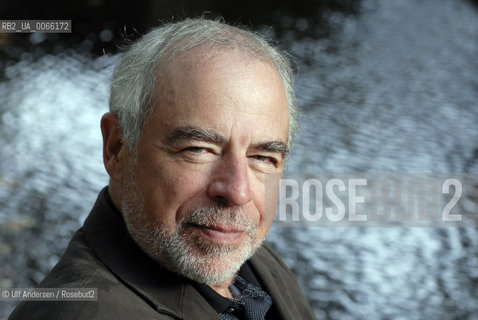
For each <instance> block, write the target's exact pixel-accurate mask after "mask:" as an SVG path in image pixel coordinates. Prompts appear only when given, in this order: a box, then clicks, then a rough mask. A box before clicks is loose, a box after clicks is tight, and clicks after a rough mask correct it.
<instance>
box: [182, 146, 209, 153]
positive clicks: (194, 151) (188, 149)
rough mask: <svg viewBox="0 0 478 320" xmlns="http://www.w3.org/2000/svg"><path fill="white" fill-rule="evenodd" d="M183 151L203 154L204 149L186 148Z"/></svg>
mask: <svg viewBox="0 0 478 320" xmlns="http://www.w3.org/2000/svg"><path fill="white" fill-rule="evenodd" d="M183 150H184V151H188V152H192V153H203V152H205V151H206V149H205V148H202V147H188V148H186V149H183Z"/></svg>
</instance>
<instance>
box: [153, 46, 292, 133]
mask: <svg viewBox="0 0 478 320" xmlns="http://www.w3.org/2000/svg"><path fill="white" fill-rule="evenodd" d="M159 70H160V73H159V74H160V75H161V76H160V79H159V81H158V84H157V87H156V101H155V102H156V108H155V111H154V113H153V115H155V114H156V115H157V116H156V117H152V118H156V121H160V122H162V123H161V124H162V126H163V127H164V128H168V127H170V128H169V129H171V130H172V129H174V126H191V125H192V126H195V127H205V128H207V129H214V130H219V131H231V132H232V130H233V129H236V131H235V132H244V131H249V133H250V136H251V137H252V136H253V135H260V136H262V137H265V138H270V139H274V140H277V139H280V140H285V141H287V135H288V123H289V121H288V120H289V119H288V105H287V97H286V93H285V88H284V85H283V81H282V79H281V77H280V76H279V74H278V72H277V71H276V69H275V68H274V67H273V65H272V64H271V63H269V62H266V61H263V60H259V59H257V58H253V57H250V56H247V55H245V54H243V53H241V52H239V51H238V50H229V49H227V50H222V51H219V52H210V51H204V49H202V48H196V49H193V50H191V51H189V52H187V53H184V54H182V55H180V56H178V57H176V58H174V59H172V60H171V61H169V62H168V64H164V65H162V66H161V67H160V69H159ZM152 120H154V119H152ZM157 124H158V125H159V123H157Z"/></svg>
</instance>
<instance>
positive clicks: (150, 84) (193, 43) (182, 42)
mask: <svg viewBox="0 0 478 320" xmlns="http://www.w3.org/2000/svg"><path fill="white" fill-rule="evenodd" d="M198 46H206V48H207V49H215V50H220V49H226V48H230V49H239V50H241V51H242V52H243V53H245V54H248V55H251V56H252V57H254V58H257V59H260V60H264V61H268V62H270V63H272V64H273V65H274V67H275V68H276V70H277V72H278V73H279V75H280V76H281V78H282V80H283V82H284V87H285V90H286V95H287V100H288V107H289V137H288V146H289V149H290V148H291V147H292V143H293V139H294V137H295V135H296V133H297V131H298V129H299V125H298V119H297V118H298V110H297V107H296V102H295V95H294V90H293V82H294V76H293V71H292V68H291V66H290V63H289V60H288V58H287V57H286V55H285V54H284V53H282V52H280V51H279V50H278V49H276V48H274V47H273V46H272V45H270V44H269V43H268V41H267V40H266V39H265V38H264V37H263V36H261V35H259V34H257V33H253V32H250V31H245V30H242V29H239V28H237V27H233V26H230V25H227V24H226V23H224V22H222V21H220V20H215V21H213V20H206V19H186V20H183V21H180V22H177V23H168V24H165V25H163V26H161V27H158V28H156V29H153V30H152V31H150V32H148V33H147V34H145V35H143V36H142V37H141V38H140V39H139V40H138V41H136V42H135V43H133V44H132V45H131V46H130V47H129V48H128V49H127V50H126V51H125V52H124V54H123V55H122V57H121V59H120V61H119V63H118V65H117V66H116V68H115V71H114V73H113V78H112V81H111V91H110V101H109V106H110V111H111V112H112V113H113V114H115V115H117V117H118V121H119V126H120V128H121V130H122V132H123V141H125V142H126V143H127V145H128V148H129V150H130V151H131V152H133V153H136V149H137V145H138V143H139V141H140V139H141V134H142V131H143V127H144V125H145V123H146V122H147V120H148V119H149V117H150V116H151V114H152V113H153V111H154V107H155V103H154V101H155V84H156V82H157V78H158V76H160V75H158V68H159V65H160V63H161V62H163V61H165V60H167V59H171V58H173V57H174V56H177V55H178V54H181V53H183V52H186V51H188V50H191V49H193V48H195V47H198Z"/></svg>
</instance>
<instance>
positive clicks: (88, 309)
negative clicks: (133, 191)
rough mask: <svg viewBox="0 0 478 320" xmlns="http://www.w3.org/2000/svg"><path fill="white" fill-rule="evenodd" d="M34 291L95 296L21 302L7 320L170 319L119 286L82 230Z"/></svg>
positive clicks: (118, 281)
mask: <svg viewBox="0 0 478 320" xmlns="http://www.w3.org/2000/svg"><path fill="white" fill-rule="evenodd" d="M38 288H51V289H52V290H53V291H55V290H61V289H62V288H63V289H68V290H69V291H70V290H73V291H74V289H76V288H81V289H92V290H93V289H94V290H95V294H96V296H95V298H94V301H91V300H90V301H69V300H68V301H23V302H21V303H20V304H19V305H18V306H17V308H16V309H15V310H14V311H13V313H12V314H11V315H10V317H9V318H8V319H9V320H24V319H29V320H46V319H49V320H50V319H58V320H70V319H77V320H83V319H85V320H86V319H88V320H92V319H106V320H108V319H136V318H138V317H139V318H154V319H174V318H172V317H170V316H169V315H165V314H159V313H157V312H156V310H155V309H154V308H153V307H152V306H150V305H149V304H148V303H147V302H146V301H144V300H143V299H141V298H140V297H139V296H138V295H137V294H135V292H134V291H132V290H131V289H130V288H128V287H127V285H126V284H124V283H122V282H121V281H120V280H119V279H118V278H117V277H116V276H115V275H114V274H113V273H112V272H111V271H110V270H109V269H108V267H107V266H106V265H105V264H104V263H103V262H102V261H101V260H100V259H99V258H98V257H97V256H96V254H95V253H94V251H93V249H92V248H91V247H90V246H89V245H88V243H87V242H86V239H85V235H84V232H83V230H82V229H80V230H78V231H77V232H76V233H75V235H74V237H73V239H72V240H71V242H70V244H69V245H68V247H67V249H66V251H65V253H64V255H63V256H62V258H61V259H60V261H59V262H58V263H57V264H56V265H55V267H54V268H53V269H52V270H51V271H50V273H49V274H48V275H47V276H46V278H45V279H44V280H43V281H42V282H41V283H40V284H39V285H38ZM60 292H61V291H60Z"/></svg>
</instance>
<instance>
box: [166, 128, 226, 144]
mask: <svg viewBox="0 0 478 320" xmlns="http://www.w3.org/2000/svg"><path fill="white" fill-rule="evenodd" d="M179 140H199V141H205V142H212V143H216V144H225V143H226V138H225V137H224V136H222V135H221V134H219V133H217V132H216V131H214V130H210V129H203V128H197V127H180V128H177V129H176V130H174V131H173V132H171V133H170V134H169V135H168V136H167V137H166V142H167V143H168V144H170V145H172V144H174V143H176V142H177V141H179Z"/></svg>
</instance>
